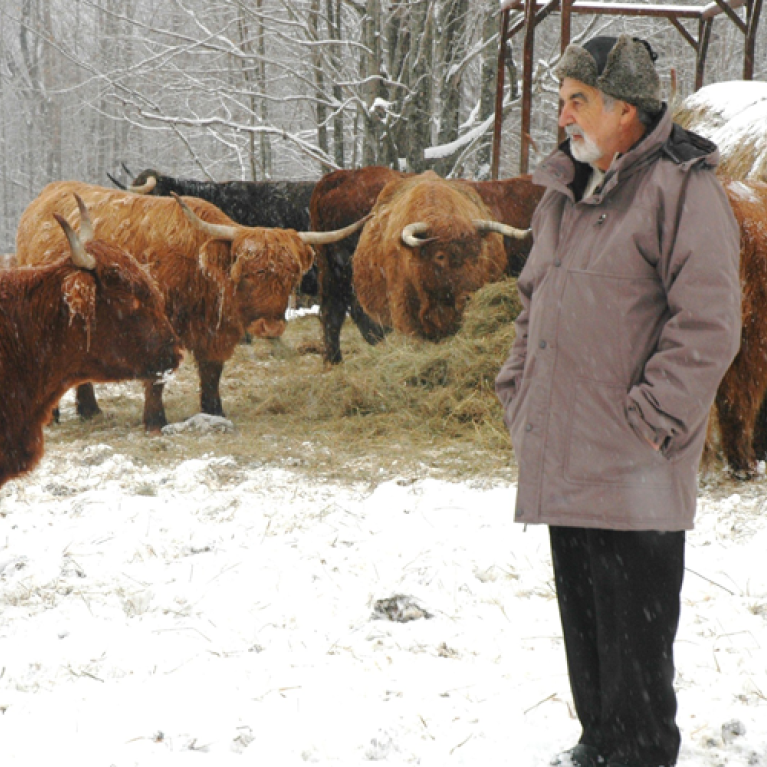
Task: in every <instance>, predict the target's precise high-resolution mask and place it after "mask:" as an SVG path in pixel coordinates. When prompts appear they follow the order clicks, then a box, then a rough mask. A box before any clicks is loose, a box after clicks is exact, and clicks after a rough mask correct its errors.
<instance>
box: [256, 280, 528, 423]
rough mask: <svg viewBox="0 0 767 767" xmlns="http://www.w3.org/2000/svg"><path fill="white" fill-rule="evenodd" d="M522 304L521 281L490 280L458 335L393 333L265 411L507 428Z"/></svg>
mask: <svg viewBox="0 0 767 767" xmlns="http://www.w3.org/2000/svg"><path fill="white" fill-rule="evenodd" d="M520 308H521V307H520V303H519V298H518V295H517V289H516V280H513V279H505V280H503V281H501V282H498V283H493V284H491V285H487V286H485V287H484V288H482V289H481V290H479V291H477V292H476V293H475V294H474V296H473V297H472V299H471V301H470V303H469V305H468V306H467V308H466V311H465V313H464V320H463V325H462V327H461V329H460V330H459V332H458V333H457V334H456V335H455V336H453V337H450V338H447V339H444V340H443V341H441V342H439V343H433V342H429V341H425V340H421V339H416V338H410V337H406V336H403V335H400V334H398V333H396V332H393V333H391V334H390V335H389V336H387V338H386V339H385V340H384V341H382V342H381V343H379V344H378V345H376V346H364V347H361V348H360V349H359V350H358V351H357V353H355V354H353V355H347V357H346V361H345V362H344V364H343V365H338V366H335V367H333V368H332V369H330V370H327V371H326V372H325V373H324V374H323V375H319V376H313V377H312V378H311V379H309V380H307V379H305V378H302V379H300V380H296V381H294V382H288V384H287V385H286V386H283V388H282V389H281V391H279V392H274V393H273V394H272V396H271V397H270V399H269V401H268V402H264V403H262V405H261V407H262V410H263V412H274V413H277V412H296V409H297V408H300V414H301V415H302V416H303V417H305V418H309V419H312V420H327V419H337V418H344V417H348V416H360V415H366V416H377V415H380V416H384V415H385V416H386V419H387V423H388V424H389V426H390V427H391V426H394V425H395V424H399V425H400V426H401V427H402V428H407V427H408V425H410V426H411V428H424V427H425V428H431V429H433V430H434V431H435V432H437V431H442V432H444V431H445V430H447V431H450V428H451V427H450V425H451V424H455V426H456V429H457V430H460V427H461V425H465V424H466V423H471V424H476V425H480V424H485V423H490V424H492V426H493V427H497V428H498V430H499V432H502V429H501V428H500V426H499V425H500V423H501V414H500V405H499V404H498V402H497V399H496V396H495V391H494V382H495V377H496V375H497V373H498V370H499V368H500V366H501V364H502V363H503V361H504V360H505V358H506V356H507V354H508V352H509V349H510V347H511V344H512V342H513V340H514V320H515V319H516V317H517V315H518V314H519V311H520Z"/></svg>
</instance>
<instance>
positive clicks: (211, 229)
mask: <svg viewBox="0 0 767 767" xmlns="http://www.w3.org/2000/svg"><path fill="white" fill-rule="evenodd" d="M171 194H172V195H173V199H174V200H175V201H176V202H177V203H178V204H179V205H180V206H181V210H183V211H184V215H185V216H186V217H187V218H188V219H189V221H190V222H191V223H192V225H193V226H196V227H197V228H198V229H199V230H200V231H202V232H205V234H208V235H210V236H211V237H213V238H214V239H216V240H228V241H229V242H231V241H232V240H233V239H234V238H235V237H236V236H237V231H238V228H239V227H236V226H227V225H225V224H209V223H208V222H207V221H203V220H202V219H201V218H200V217H199V216H198V215H197V214H196V213H194V212H193V211H192V209H191V208H190V207H189V206H188V205H187V204H186V203H185V202H184V201H183V200H182V199H181V198H180V197H179V196H178V195H177V194H176V193H175V192H171Z"/></svg>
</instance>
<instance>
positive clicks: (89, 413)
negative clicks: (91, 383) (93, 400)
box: [77, 405, 101, 421]
mask: <svg viewBox="0 0 767 767" xmlns="http://www.w3.org/2000/svg"><path fill="white" fill-rule="evenodd" d="M77 415H79V416H80V418H82V420H83V421H90V420H92V419H93V418H95V417H96V416H97V415H101V408H100V407H99V406H98V405H96V407H95V408H93V407H78V408H77Z"/></svg>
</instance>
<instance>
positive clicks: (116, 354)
mask: <svg viewBox="0 0 767 767" xmlns="http://www.w3.org/2000/svg"><path fill="white" fill-rule="evenodd" d="M87 250H88V252H89V253H91V254H92V255H93V256H94V258H95V259H96V268H95V270H94V271H93V272H79V273H75V274H74V275H73V279H72V280H71V284H70V286H69V291H68V295H65V300H66V302H67V305H68V308H69V310H70V312H71V313H72V320H73V322H84V323H85V324H86V351H87V355H86V357H87V361H88V362H87V364H88V366H89V368H90V370H89V373H90V376H91V380H93V381H115V380H124V379H128V378H144V379H154V378H157V377H158V376H160V375H161V374H162V373H164V372H166V371H168V370H172V369H174V368H176V367H178V365H179V363H180V362H181V348H180V346H179V341H178V338H177V336H176V334H175V333H174V331H173V328H172V327H171V325H170V322H169V321H168V318H167V317H166V315H165V304H164V301H163V298H162V295H161V294H160V292H159V290H158V289H157V287H156V286H155V284H154V282H153V280H152V279H151V277H150V276H149V274H148V272H147V271H145V270H144V269H143V268H142V267H141V266H139V264H138V263H137V262H136V261H135V260H134V259H133V258H132V257H131V256H129V255H128V254H127V253H125V252H124V251H122V250H120V249H119V248H116V247H113V246H111V245H107V244H105V243H103V242H101V241H98V240H94V241H91V242H90V243H88V245H87ZM78 278H79V281H78ZM84 280H87V281H88V282H87V283H86V282H84ZM89 285H90V287H89Z"/></svg>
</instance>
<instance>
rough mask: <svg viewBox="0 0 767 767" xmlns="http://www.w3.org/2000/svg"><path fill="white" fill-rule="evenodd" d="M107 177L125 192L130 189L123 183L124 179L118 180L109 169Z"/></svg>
mask: <svg viewBox="0 0 767 767" xmlns="http://www.w3.org/2000/svg"><path fill="white" fill-rule="evenodd" d="M107 178H108V179H109V180H110V181H111V182H112V183H113V184H114V185H115V186H116V187H117V188H118V189H122V190H123V192H126V191H127V190H128V187H127V186H125V184H123V182H122V181H118V180H117V179H116V178H115V177H114V176H113V175H112V174H111V173H110V172H109V171H107Z"/></svg>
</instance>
